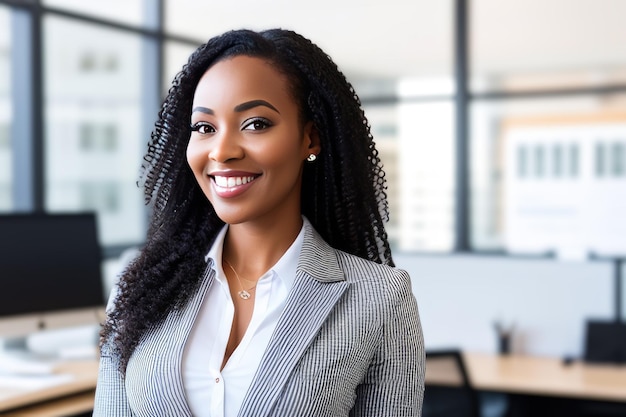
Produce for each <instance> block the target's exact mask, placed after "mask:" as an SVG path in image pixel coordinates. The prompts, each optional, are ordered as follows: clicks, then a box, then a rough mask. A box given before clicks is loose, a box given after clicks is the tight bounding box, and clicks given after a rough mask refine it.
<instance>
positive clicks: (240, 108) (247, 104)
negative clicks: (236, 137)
mask: <svg viewBox="0 0 626 417" xmlns="http://www.w3.org/2000/svg"><path fill="white" fill-rule="evenodd" d="M258 106H265V107H268V108H270V109H272V110H274V111H275V112H276V113H278V114H280V112H279V111H278V109H277V108H276V107H274V106H272V105H271V104H270V103H268V102H267V101H265V100H250V101H246V102H245V103H241V104H238V105H236V106H235V111H236V112H242V111H246V110H250V109H253V108H255V107H258Z"/></svg>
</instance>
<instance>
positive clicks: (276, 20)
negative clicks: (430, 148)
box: [166, 0, 626, 78]
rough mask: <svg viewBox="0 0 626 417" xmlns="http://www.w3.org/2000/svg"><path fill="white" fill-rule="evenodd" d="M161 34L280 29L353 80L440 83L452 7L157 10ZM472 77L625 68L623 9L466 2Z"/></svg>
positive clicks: (245, 1) (277, 5) (563, 1)
mask: <svg viewBox="0 0 626 417" xmlns="http://www.w3.org/2000/svg"><path fill="white" fill-rule="evenodd" d="M166 3H167V4H168V7H166V25H167V27H168V28H169V30H171V31H173V32H176V33H180V34H184V35H185V36H188V37H192V38H197V39H199V40H205V39H208V38H210V37H211V36H213V35H216V34H219V33H221V32H224V31H226V30H229V29H236V28H250V29H265V28H271V27H283V28H289V29H293V30H296V31H298V32H300V33H302V34H303V35H304V36H307V37H309V38H310V39H311V40H313V41H314V42H315V43H317V44H318V45H319V46H321V47H322V49H324V50H325V51H326V52H328V53H329V55H331V56H332V57H333V58H334V59H335V61H336V62H337V63H338V64H339V66H340V67H341V68H342V69H344V71H345V72H346V73H349V74H350V75H351V76H352V77H357V78H358V77H367V78H377V77H380V78H398V77H415V76H418V77H425V76H427V77H430V76H434V77H438V76H448V75H450V74H451V73H452V68H453V55H452V50H453V1H452V0H385V1H373V0H317V1H315V2H311V1H303V0H264V1H258V0H240V1H215V2H214V1H202V0H176V1H175V2H174V1H173V0H172V1H170V2H166ZM469 3H470V5H471V7H472V8H471V13H470V28H471V39H470V51H471V53H472V62H471V68H472V71H473V72H474V73H475V74H478V73H485V74H493V73H500V72H508V71H545V70H562V69H568V70H576V69H587V68H594V67H595V68H613V67H622V68H623V67H624V66H626V24H624V16H626V1H624V0H472V1H470V2H469Z"/></svg>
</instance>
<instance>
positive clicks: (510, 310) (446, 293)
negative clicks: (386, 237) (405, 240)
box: [394, 253, 615, 357]
mask: <svg viewBox="0 0 626 417" xmlns="http://www.w3.org/2000/svg"><path fill="white" fill-rule="evenodd" d="M394 260H395V262H396V265H397V266H398V267H401V268H403V269H406V270H407V271H408V272H409V273H410V275H411V279H412V285H413V290H414V292H415V296H416V298H417V301H418V304H419V309H420V316H421V320H422V327H423V330H424V338H425V343H426V348H427V349H428V348H442V347H460V348H462V349H465V350H471V351H483V352H495V351H496V350H497V339H496V333H495V330H494V327H493V322H494V321H495V320H496V319H498V318H499V319H501V320H504V321H505V322H514V323H515V334H514V339H513V347H512V349H513V351H514V352H519V353H528V354H534V355H542V356H556V357H562V356H565V355H573V356H580V355H581V354H582V352H583V345H584V326H585V321H586V320H587V319H589V318H595V319H612V318H613V317H614V298H615V297H614V294H613V287H614V284H613V269H612V266H611V265H610V264H608V263H603V262H561V261H556V260H547V259H546V260H543V259H520V258H506V257H497V256H482V255H449V256H445V255H441V256H437V255H432V256H424V255H411V254H404V253H397V254H395V255H394Z"/></svg>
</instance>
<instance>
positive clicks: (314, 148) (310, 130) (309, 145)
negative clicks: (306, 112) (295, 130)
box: [303, 121, 322, 159]
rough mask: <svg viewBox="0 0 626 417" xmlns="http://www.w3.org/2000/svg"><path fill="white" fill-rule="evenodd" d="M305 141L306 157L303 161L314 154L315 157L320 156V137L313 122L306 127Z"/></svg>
mask: <svg viewBox="0 0 626 417" xmlns="http://www.w3.org/2000/svg"><path fill="white" fill-rule="evenodd" d="M303 139H304V140H303V142H304V145H305V147H304V152H305V155H304V158H303V159H306V158H307V157H308V156H309V155H311V154H314V155H315V156H317V155H319V154H320V152H321V151H322V145H321V142H320V135H319V132H318V131H317V128H316V127H315V125H314V124H313V121H308V122H306V124H305V125H304V134H303Z"/></svg>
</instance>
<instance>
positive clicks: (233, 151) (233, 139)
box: [208, 130, 244, 162]
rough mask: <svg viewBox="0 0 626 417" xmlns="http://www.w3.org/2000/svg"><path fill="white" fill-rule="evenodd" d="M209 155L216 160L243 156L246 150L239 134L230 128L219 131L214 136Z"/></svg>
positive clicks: (227, 159) (224, 160)
mask: <svg viewBox="0 0 626 417" xmlns="http://www.w3.org/2000/svg"><path fill="white" fill-rule="evenodd" d="M208 156H209V159H211V160H213V161H216V162H226V161H229V160H233V159H241V158H243V156H244V151H243V147H242V146H241V140H240V137H239V135H238V134H237V133H236V132H230V131H228V130H225V131H222V132H219V133H217V134H216V135H215V136H214V137H213V140H212V143H211V147H210V149H209V155H208Z"/></svg>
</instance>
